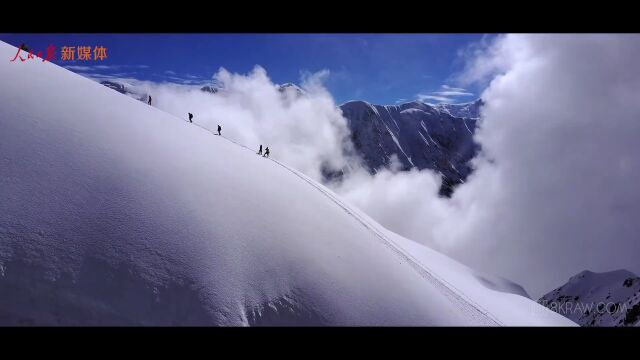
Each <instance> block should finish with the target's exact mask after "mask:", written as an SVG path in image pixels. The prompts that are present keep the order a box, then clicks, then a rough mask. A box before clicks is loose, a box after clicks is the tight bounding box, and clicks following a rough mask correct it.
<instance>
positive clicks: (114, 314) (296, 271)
mask: <svg viewBox="0 0 640 360" xmlns="http://www.w3.org/2000/svg"><path fill="white" fill-rule="evenodd" d="M15 51H16V50H15V48H14V47H11V46H9V45H7V44H5V43H0V57H7V58H9V56H10V55H11V54H15ZM0 78H2V79H3V80H4V85H5V86H2V87H0V129H1V130H2V131H0V154H2V156H0V294H2V296H0V324H4V325H6V324H41V325H62V324H65V325H68V324H71V325H74V324H76V325H105V324H110V325H116V324H121V325H195V324H200V325H525V324H529V325H571V324H573V323H572V322H570V321H569V320H567V319H565V318H564V317H562V316H560V315H558V314H556V313H554V312H552V311H550V310H548V309H546V308H544V307H542V306H540V305H538V304H537V303H535V302H534V301H532V300H530V299H528V298H526V297H524V296H522V295H519V294H516V293H514V292H513V291H512V290H513V289H515V288H517V286H510V285H508V286H504V285H505V284H506V283H502V284H501V282H500V281H490V283H491V286H489V285H488V283H487V281H485V280H480V277H479V275H478V274H476V273H475V272H473V271H472V270H470V269H468V268H466V267H465V266H462V265H460V264H458V263H456V262H454V261H452V260H451V259H449V258H447V257H445V256H443V255H441V254H439V253H437V252H435V251H433V250H430V249H428V248H426V247H424V246H422V245H419V244H417V243H414V242H412V241H410V240H407V239H405V238H402V237H400V236H398V235H396V234H393V233H391V232H389V231H387V230H386V229H384V228H382V227H381V226H380V225H379V224H377V223H376V222H375V221H373V220H372V219H371V218H369V217H368V216H366V215H364V214H362V213H361V212H359V211H357V210H355V209H353V208H351V207H350V206H349V205H348V204H345V203H344V202H343V201H342V200H341V199H340V198H339V197H338V196H337V195H335V194H334V193H333V192H331V191H330V190H328V189H327V188H325V187H323V186H322V185H320V184H318V183H316V182H314V181H312V180H310V179H309V178H307V177H306V176H305V175H303V174H300V173H298V172H297V171H295V170H293V169H290V168H288V167H287V166H286V165H285V164H282V163H280V162H278V161H277V153H273V154H272V156H273V158H272V159H266V158H263V157H260V156H258V155H256V154H255V152H254V150H249V149H247V148H244V147H243V146H241V145H238V144H236V143H234V142H233V141H232V139H227V138H225V137H222V136H214V135H212V133H211V132H209V131H208V130H206V129H204V128H201V127H199V126H197V125H195V124H189V123H187V122H186V121H184V120H183V119H179V118H176V117H174V116H171V115H169V114H167V113H164V112H162V111H160V110H158V109H155V108H153V107H151V106H148V105H146V104H144V103H141V102H139V101H136V100H135V99H132V98H130V97H127V96H123V95H122V94H119V93H117V92H115V91H111V90H110V89H107V88H106V87H104V86H102V85H100V84H98V83H95V82H93V81H91V80H89V79H86V78H83V77H81V76H79V75H76V74H73V73H71V72H69V71H67V70H65V69H63V68H60V67H58V66H56V65H54V64H51V63H48V62H47V63H42V62H40V61H29V62H24V63H10V62H1V63H0Z"/></svg>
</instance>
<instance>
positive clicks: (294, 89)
mask: <svg viewBox="0 0 640 360" xmlns="http://www.w3.org/2000/svg"><path fill="white" fill-rule="evenodd" d="M276 88H277V89H278V91H280V92H281V93H286V94H294V95H296V96H299V95H304V94H306V92H305V91H304V90H302V89H301V88H300V87H299V86H298V85H296V84H293V83H285V84H282V85H277V86H276Z"/></svg>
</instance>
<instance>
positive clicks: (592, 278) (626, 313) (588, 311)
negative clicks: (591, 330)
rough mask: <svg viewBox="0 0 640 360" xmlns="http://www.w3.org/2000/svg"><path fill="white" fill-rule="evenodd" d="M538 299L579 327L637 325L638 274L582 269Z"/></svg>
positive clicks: (639, 303)
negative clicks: (596, 271) (595, 271)
mask: <svg viewBox="0 0 640 360" xmlns="http://www.w3.org/2000/svg"><path fill="white" fill-rule="evenodd" d="M538 302H539V303H540V304H542V305H544V306H546V307H548V308H549V309H551V310H553V311H556V312H558V313H559V314H562V315H564V316H566V317H567V318H569V319H571V320H573V321H575V322H576V323H578V324H580V325H582V326H640V277H638V276H637V275H636V274H634V273H632V272H630V271H627V270H616V271H610V272H605V273H594V272H591V271H583V272H581V273H579V274H577V275H575V276H573V277H572V278H570V279H569V281H568V282H567V283H566V284H564V285H562V286H560V287H559V288H557V289H555V290H553V291H551V292H549V293H548V294H546V295H544V296H543V297H541V298H540V299H539V300H538Z"/></svg>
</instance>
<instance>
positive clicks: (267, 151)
mask: <svg viewBox="0 0 640 360" xmlns="http://www.w3.org/2000/svg"><path fill="white" fill-rule="evenodd" d="M262 157H269V147H268V146H267V147H266V148H265V149H264V155H262Z"/></svg>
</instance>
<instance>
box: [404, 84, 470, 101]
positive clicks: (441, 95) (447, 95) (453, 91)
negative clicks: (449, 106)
mask: <svg viewBox="0 0 640 360" xmlns="http://www.w3.org/2000/svg"><path fill="white" fill-rule="evenodd" d="M473 95H474V94H473V93H471V92H468V91H467V90H466V89H463V88H454V87H451V86H449V85H442V86H441V87H440V90H438V91H432V92H428V93H420V94H417V95H416V99H418V100H420V101H422V102H428V101H430V100H434V101H436V102H437V103H455V102H458V100H457V99H456V98H457V97H465V96H473Z"/></svg>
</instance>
